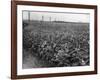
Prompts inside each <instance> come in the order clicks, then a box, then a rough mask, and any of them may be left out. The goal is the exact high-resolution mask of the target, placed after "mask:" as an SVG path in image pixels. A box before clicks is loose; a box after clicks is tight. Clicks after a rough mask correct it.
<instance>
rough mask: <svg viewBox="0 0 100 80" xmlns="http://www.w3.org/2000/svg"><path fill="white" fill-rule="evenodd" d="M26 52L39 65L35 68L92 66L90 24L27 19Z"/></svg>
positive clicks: (25, 31) (25, 30)
mask: <svg viewBox="0 0 100 80" xmlns="http://www.w3.org/2000/svg"><path fill="white" fill-rule="evenodd" d="M23 50H25V51H28V52H29V53H26V52H25V51H23V57H24V58H25V57H26V54H27V55H31V56H33V58H35V59H36V60H37V61H36V60H35V61H36V62H37V64H40V65H37V66H36V65H33V66H32V68H34V67H40V68H41V67H64V66H66V67H67V66H86V65H89V63H90V61H89V23H81V22H78V23H75V22H63V21H25V20H24V21H23ZM32 60H33V62H34V59H32ZM23 61H24V62H25V60H23ZM40 61H41V62H40ZM44 63H46V64H44Z"/></svg>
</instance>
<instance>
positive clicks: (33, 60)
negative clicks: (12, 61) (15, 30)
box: [22, 50, 50, 69]
mask: <svg viewBox="0 0 100 80" xmlns="http://www.w3.org/2000/svg"><path fill="white" fill-rule="evenodd" d="M23 53H24V54H23V56H24V57H23V65H22V67H23V69H27V68H41V67H48V66H50V64H49V63H48V62H46V61H43V60H40V59H39V58H38V57H36V56H33V55H32V54H31V53H30V52H29V51H26V50H24V51H23Z"/></svg>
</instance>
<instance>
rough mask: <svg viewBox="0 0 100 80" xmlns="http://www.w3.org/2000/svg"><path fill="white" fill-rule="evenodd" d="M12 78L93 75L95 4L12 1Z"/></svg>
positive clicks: (95, 23) (95, 64)
mask: <svg viewBox="0 0 100 80" xmlns="http://www.w3.org/2000/svg"><path fill="white" fill-rule="evenodd" d="M11 11H12V22H11V23H12V24H11V45H12V46H11V48H12V49H11V50H12V51H11V64H12V65H11V76H12V79H24V78H40V77H41V78H42V77H58V76H72V75H88V74H97V6H95V5H78V4H63V3H46V2H31V1H14V2H12V10H11Z"/></svg>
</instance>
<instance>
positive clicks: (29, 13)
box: [28, 11, 30, 22]
mask: <svg viewBox="0 0 100 80" xmlns="http://www.w3.org/2000/svg"><path fill="white" fill-rule="evenodd" d="M28 21H29V22H30V11H28Z"/></svg>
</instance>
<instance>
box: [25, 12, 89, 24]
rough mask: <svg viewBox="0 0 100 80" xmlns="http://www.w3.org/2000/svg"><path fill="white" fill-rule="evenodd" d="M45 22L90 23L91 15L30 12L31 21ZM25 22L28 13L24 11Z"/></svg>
mask: <svg viewBox="0 0 100 80" xmlns="http://www.w3.org/2000/svg"><path fill="white" fill-rule="evenodd" d="M42 18H43V20H44V21H50V20H51V21H55V20H56V21H66V22H87V23H89V21H90V16H89V14H82V13H54V12H53V13H52V12H33V11H32V12H30V20H42ZM23 20H28V11H23Z"/></svg>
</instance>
